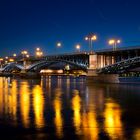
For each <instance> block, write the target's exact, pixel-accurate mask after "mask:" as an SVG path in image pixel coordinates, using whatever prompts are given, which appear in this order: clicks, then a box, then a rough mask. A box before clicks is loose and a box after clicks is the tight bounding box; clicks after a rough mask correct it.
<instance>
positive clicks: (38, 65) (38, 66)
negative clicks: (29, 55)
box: [27, 59, 87, 72]
mask: <svg viewBox="0 0 140 140" xmlns="http://www.w3.org/2000/svg"><path fill="white" fill-rule="evenodd" d="M58 63H64V64H65V65H66V64H69V65H70V66H72V67H75V68H77V69H82V70H84V71H86V69H87V65H85V64H82V63H75V62H72V61H67V60H62V59H56V60H50V61H47V60H45V61H40V62H37V63H35V64H33V65H31V66H30V67H28V68H27V71H38V72H39V71H40V70H41V69H43V68H49V67H50V66H52V65H55V64H58Z"/></svg>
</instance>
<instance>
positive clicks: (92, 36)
mask: <svg viewBox="0 0 140 140" xmlns="http://www.w3.org/2000/svg"><path fill="white" fill-rule="evenodd" d="M85 40H86V41H88V42H89V48H90V49H91V51H92V43H93V41H95V40H97V36H96V35H95V34H89V35H87V36H86V37H85Z"/></svg>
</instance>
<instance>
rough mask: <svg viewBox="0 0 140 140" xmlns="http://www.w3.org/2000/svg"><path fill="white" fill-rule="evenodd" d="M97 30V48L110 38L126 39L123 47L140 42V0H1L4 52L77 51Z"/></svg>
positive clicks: (0, 41) (0, 32)
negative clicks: (88, 36)
mask: <svg viewBox="0 0 140 140" xmlns="http://www.w3.org/2000/svg"><path fill="white" fill-rule="evenodd" d="M90 32H94V33H96V34H97V35H98V40H97V41H96V42H95V43H94V48H95V49H100V48H109V47H110V46H108V44H107V40H108V39H109V38H112V37H116V38H119V39H122V43H121V47H123V46H129V45H139V44H140V2H139V0H0V49H1V50H0V55H7V54H12V53H14V52H20V51H21V50H23V49H28V50H29V51H32V53H33V50H34V48H36V47H37V46H40V47H41V48H42V49H43V50H44V51H45V52H46V53H54V52H56V49H55V44H56V42H57V41H61V42H62V43H63V47H62V48H61V49H60V50H59V52H60V51H62V52H71V51H74V46H75V44H77V43H80V44H81V46H82V48H81V49H82V50H86V49H88V43H87V42H86V41H84V37H85V36H86V35H87V34H88V33H90Z"/></svg>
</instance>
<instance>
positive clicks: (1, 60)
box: [0, 58, 4, 68]
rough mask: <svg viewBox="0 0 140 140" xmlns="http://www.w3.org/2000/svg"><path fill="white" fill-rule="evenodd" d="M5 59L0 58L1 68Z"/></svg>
mask: <svg viewBox="0 0 140 140" xmlns="http://www.w3.org/2000/svg"><path fill="white" fill-rule="evenodd" d="M3 60H4V59H3V58H0V68H2V62H3Z"/></svg>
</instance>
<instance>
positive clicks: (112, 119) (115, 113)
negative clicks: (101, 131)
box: [104, 101, 124, 139]
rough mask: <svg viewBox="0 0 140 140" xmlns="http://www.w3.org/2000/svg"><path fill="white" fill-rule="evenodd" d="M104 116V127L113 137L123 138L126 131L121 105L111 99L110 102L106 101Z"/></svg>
mask: <svg viewBox="0 0 140 140" xmlns="http://www.w3.org/2000/svg"><path fill="white" fill-rule="evenodd" d="M104 117H105V124H104V125H105V126H104V127H105V130H106V132H107V133H108V135H109V136H110V137H111V139H115V138H117V139H123V132H124V131H123V130H122V129H123V126H122V122H121V110H120V106H119V105H118V104H117V103H115V102H113V101H109V103H106V108H105V112H104Z"/></svg>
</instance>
